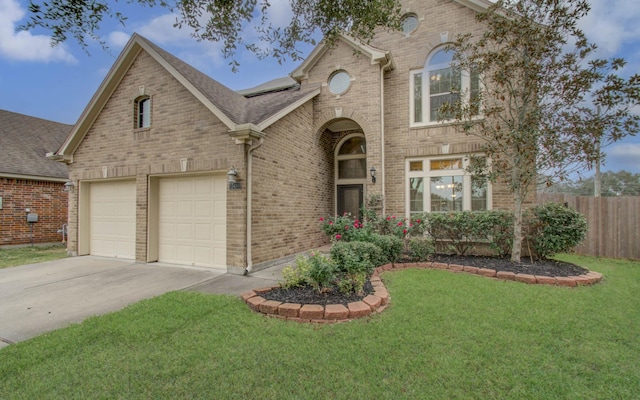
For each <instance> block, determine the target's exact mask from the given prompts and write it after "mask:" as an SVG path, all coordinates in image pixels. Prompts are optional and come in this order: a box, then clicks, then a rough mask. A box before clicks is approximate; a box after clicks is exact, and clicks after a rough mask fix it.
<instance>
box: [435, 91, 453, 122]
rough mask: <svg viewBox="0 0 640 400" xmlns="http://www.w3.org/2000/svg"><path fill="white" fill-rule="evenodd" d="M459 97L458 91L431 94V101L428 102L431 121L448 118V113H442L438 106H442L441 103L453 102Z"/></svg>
mask: <svg viewBox="0 0 640 400" xmlns="http://www.w3.org/2000/svg"><path fill="white" fill-rule="evenodd" d="M459 98H460V95H459V94H458V93H449V94H442V95H438V96H431V103H430V104H429V106H430V107H429V113H430V114H429V117H430V118H429V119H430V120H431V121H437V120H442V119H448V118H450V115H447V114H443V113H441V112H440V111H439V110H440V107H442V105H443V104H453V103H455V102H456V101H458V99H459Z"/></svg>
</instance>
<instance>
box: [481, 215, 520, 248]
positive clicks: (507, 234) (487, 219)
mask: <svg viewBox="0 0 640 400" xmlns="http://www.w3.org/2000/svg"><path fill="white" fill-rule="evenodd" d="M477 213H478V215H477V217H478V218H477V220H478V221H479V222H480V229H482V230H485V232H486V240H488V241H489V247H490V248H491V249H492V250H493V251H495V252H496V255H497V256H498V257H507V256H508V255H509V254H511V247H512V245H513V213H512V212H509V211H478V212H477Z"/></svg>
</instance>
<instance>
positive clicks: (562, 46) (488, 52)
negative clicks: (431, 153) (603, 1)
mask: <svg viewBox="0 0 640 400" xmlns="http://www.w3.org/2000/svg"><path fill="white" fill-rule="evenodd" d="M589 9H590V7H589V4H588V3H587V2H586V1H584V0H565V1H557V0H499V1H497V2H496V3H495V4H493V5H492V6H490V7H489V8H488V10H487V11H486V12H483V13H479V14H477V19H478V21H479V22H481V23H483V24H484V25H485V26H486V30H485V31H484V33H483V34H481V35H480V36H479V37H474V36H472V35H470V34H467V35H461V36H459V37H458V38H457V40H456V41H455V42H454V43H453V44H452V45H451V46H450V48H451V49H452V50H453V51H454V52H455V56H454V67H456V68H460V69H461V70H462V71H466V73H470V74H477V75H478V76H479V80H480V85H481V90H480V92H479V94H478V95H475V94H474V96H473V97H471V96H460V98H461V99H465V98H470V97H471V100H470V101H464V100H461V101H458V102H457V103H455V104H445V105H444V106H443V109H442V110H441V115H445V116H447V118H449V119H452V120H453V121H454V122H457V124H456V126H457V127H458V128H459V129H461V130H462V131H463V132H465V133H466V134H469V135H473V136H475V137H477V138H479V139H480V140H482V141H483V143H484V151H485V153H486V155H487V156H488V157H489V158H490V160H491V169H490V170H487V169H486V168H471V169H472V170H471V171H470V172H472V173H475V174H477V175H481V176H486V177H487V178H488V179H490V180H492V181H499V182H501V183H505V184H506V186H507V187H508V189H509V190H510V192H511V193H512V197H513V204H514V224H513V225H514V229H513V245H512V250H511V260H512V261H514V262H519V261H520V258H521V249H522V222H523V206H524V204H525V201H526V199H527V196H528V195H529V193H530V190H535V183H536V178H537V171H538V170H545V171H552V172H553V173H554V174H555V175H556V176H563V175H565V174H566V173H567V171H568V167H569V166H571V165H591V162H592V161H593V160H594V157H595V153H594V151H595V150H594V149H595V146H594V140H593V138H594V134H593V132H594V130H593V129H592V130H590V131H589V130H588V129H589V126H587V124H584V123H577V121H578V120H579V119H580V118H581V117H582V116H583V115H584V111H585V108H584V107H585V100H586V97H587V96H588V95H589V93H595V94H596V98H598V99H599V100H597V101H598V102H603V101H604V99H605V97H606V95H608V94H610V93H612V90H614V88H616V89H615V90H621V91H625V90H627V89H629V90H633V89H630V88H629V86H633V87H635V88H636V89H635V90H637V88H638V82H640V78H638V76H634V77H632V78H631V79H630V80H628V81H625V80H620V79H618V78H616V76H615V75H613V72H614V71H616V70H617V69H618V68H620V67H621V66H622V65H624V61H622V60H618V59H616V60H589V57H591V56H592V55H593V52H594V51H595V49H596V46H595V45H594V44H591V43H589V42H588V41H587V39H586V37H585V35H584V33H583V32H582V31H581V30H580V29H578V28H577V22H578V20H579V19H580V18H582V17H583V16H585V15H586V14H587V13H588V12H589ZM597 84H601V88H600V89H598V90H595V89H594V88H595V85H597ZM594 90H595V92H594ZM479 113H480V114H481V118H479V117H478V114H479ZM619 118H620V117H619V115H612V119H611V121H612V122H613V123H614V124H617V123H618V121H619ZM625 125H626V124H624V123H623V124H622V126H621V128H622V127H624V126H625ZM609 126H610V125H609ZM598 132H600V133H596V134H595V137H598V135H599V137H602V135H605V134H606V135H608V137H607V139H608V140H611V141H615V140H618V139H620V138H622V137H623V136H624V135H625V132H624V129H615V130H607V129H598ZM473 165H474V164H473V163H472V166H473Z"/></svg>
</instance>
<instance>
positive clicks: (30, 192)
mask: <svg viewBox="0 0 640 400" xmlns="http://www.w3.org/2000/svg"><path fill="white" fill-rule="evenodd" d="M63 187H64V182H44V181H34V180H28V179H15V178H0V194H1V196H2V208H1V209H0V229H1V232H0V245H16V244H28V243H55V242H61V241H62V234H61V233H59V232H58V230H59V229H62V225H63V224H66V223H67V197H68V196H67V193H66V192H64V191H63ZM26 209H29V210H30V211H31V212H32V213H35V214H38V222H35V223H28V222H27V218H26V216H27V213H26V212H25V210H26Z"/></svg>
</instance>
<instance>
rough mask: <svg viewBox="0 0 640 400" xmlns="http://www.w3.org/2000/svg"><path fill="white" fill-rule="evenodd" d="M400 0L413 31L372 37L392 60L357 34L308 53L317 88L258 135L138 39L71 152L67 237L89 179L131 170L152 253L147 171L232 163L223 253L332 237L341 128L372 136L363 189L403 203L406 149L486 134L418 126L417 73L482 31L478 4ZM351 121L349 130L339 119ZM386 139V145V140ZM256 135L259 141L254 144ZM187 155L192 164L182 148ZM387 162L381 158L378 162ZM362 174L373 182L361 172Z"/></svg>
mask: <svg viewBox="0 0 640 400" xmlns="http://www.w3.org/2000/svg"><path fill="white" fill-rule="evenodd" d="M425 3H426V2H424V1H405V2H404V8H405V9H406V10H407V11H411V12H414V13H415V14H416V15H417V16H418V18H419V19H420V24H419V26H418V28H417V30H416V31H414V32H412V33H411V34H409V35H405V34H404V33H401V32H380V33H379V34H378V35H377V36H376V38H375V39H374V40H373V41H372V42H371V46H373V47H374V48H375V49H380V50H381V51H388V53H389V54H390V55H391V58H392V60H393V64H390V63H389V64H388V65H387V67H389V66H392V67H393V68H391V69H388V70H387V69H385V68H384V66H383V64H384V63H385V62H386V61H385V60H382V61H380V60H375V61H374V60H372V58H371V57H369V56H367V54H364V53H363V52H358V51H356V49H354V46H353V44H349V43H347V42H343V41H338V42H337V44H336V46H335V47H332V48H329V49H327V50H326V51H325V52H324V53H323V54H322V55H321V56H319V57H318V58H317V59H315V60H314V61H313V65H310V66H309V68H308V69H306V70H305V72H306V73H305V75H304V77H303V78H301V79H300V81H299V84H300V89H301V90H302V91H304V90H308V89H313V88H320V93H319V94H318V95H316V96H315V97H313V99H310V100H308V101H306V102H305V103H304V104H299V105H298V106H297V108H295V109H293V110H289V112H288V113H287V114H286V115H284V116H282V117H281V118H279V119H278V120H277V121H276V122H275V123H273V124H271V125H269V126H268V127H267V128H265V129H264V130H263V131H262V132H261V134H262V135H264V139H263V141H262V143H261V144H259V145H258V141H257V140H256V139H254V140H253V142H252V143H249V142H248V141H247V142H244V143H243V142H242V141H237V142H236V141H235V140H234V139H233V138H232V137H231V136H230V135H229V133H230V128H229V126H228V123H226V124H225V121H224V120H221V119H219V118H218V117H216V114H215V113H213V112H212V110H211V109H210V108H207V107H206V106H205V103H206V102H203V99H202V98H200V97H198V96H196V95H194V92H193V90H190V89H189V88H188V87H187V86H185V83H184V82H183V81H180V80H178V79H176V77H175V75H172V74H171V73H170V72H169V71H168V69H167V66H166V65H164V64H163V63H162V62H159V61H158V59H157V58H155V57H153V56H152V55H150V54H149V53H147V52H145V51H140V52H139V53H138V54H137V55H136V56H135V60H134V61H133V62H132V63H131V65H130V66H129V67H128V70H127V71H126V74H124V76H123V77H122V79H121V80H120V81H119V82H118V83H117V87H116V88H115V89H114V90H113V92H112V93H111V94H110V97H109V99H108V101H106V103H105V104H104V107H103V108H102V109H101V111H100V113H99V114H98V116H97V118H96V119H95V121H93V123H92V124H91V126H90V128H89V129H88V130H87V132H86V134H85V136H84V138H83V139H82V142H81V143H80V145H79V146H78V147H77V149H75V151H74V153H73V161H72V163H70V179H71V180H73V181H75V182H78V190H76V191H75V192H74V193H73V195H72V196H71V197H70V203H69V205H70V210H69V223H70V229H69V234H70V236H69V248H70V250H72V251H74V252H78V248H79V244H78V238H79V232H78V227H79V225H81V224H80V221H81V219H82V218H86V217H87V216H86V215H80V214H79V208H81V207H79V202H80V200H79V199H80V198H81V193H82V190H83V187H86V186H85V185H90V184H92V183H95V182H100V181H104V180H110V179H111V180H112V179H132V180H135V182H136V260H138V261H141V262H148V261H154V260H153V259H152V257H151V258H150V256H149V254H150V250H149V248H150V246H151V244H150V243H149V240H150V239H149V238H150V237H152V236H153V235H152V234H153V232H150V231H149V229H150V226H153V224H152V222H151V221H152V220H153V218H155V217H154V216H153V215H150V211H149V209H150V206H149V205H150V202H151V200H150V198H151V196H152V195H151V194H150V186H151V185H150V183H149V182H150V179H153V178H156V177H162V176H169V175H171V176H180V175H188V174H196V173H221V174H222V173H224V174H226V171H227V170H228V169H229V168H230V167H231V166H234V167H235V169H236V170H237V171H238V182H239V183H240V184H241V189H240V190H228V191H227V205H226V211H227V234H226V243H227V265H228V266H229V267H246V266H248V265H249V264H261V263H265V262H268V261H271V260H274V259H277V258H281V257H284V256H289V255H292V254H296V253H298V252H301V251H304V250H308V249H310V248H314V247H319V246H321V245H323V244H326V243H327V239H326V238H325V237H324V236H323V234H322V232H321V230H320V225H319V223H318V219H319V217H325V216H327V215H331V214H333V213H335V212H336V177H335V175H336V173H335V169H336V163H335V153H336V150H337V146H338V144H339V143H340V141H341V139H343V138H345V137H346V135H348V134H353V133H356V134H359V135H362V136H363V137H364V138H365V139H366V153H367V156H366V157H367V158H366V161H367V162H366V168H367V171H368V170H369V169H370V168H371V167H375V168H376V169H377V170H378V171H379V175H378V181H377V182H376V183H375V184H374V183H372V182H371V179H370V178H369V176H368V173H367V177H366V181H364V180H363V182H362V183H363V184H364V194H365V198H366V197H370V196H371V195H380V196H381V197H382V198H383V199H384V206H385V211H386V213H387V214H395V215H399V216H404V215H407V213H408V212H407V207H406V190H407V189H406V187H407V177H406V174H405V170H406V163H407V159H408V158H411V157H428V156H436V155H441V154H443V145H444V144H448V145H449V146H448V148H449V153H448V154H458V155H466V154H468V153H470V152H476V151H478V150H480V149H481V143H480V142H478V141H477V140H474V139H472V138H470V137H467V136H465V135H463V134H461V133H459V132H457V131H456V130H455V129H454V128H453V127H452V126H447V125H442V124H439V125H432V126H426V127H419V128H415V127H411V124H410V117H409V114H410V110H409V105H410V97H409V94H410V73H411V71H413V70H416V69H421V68H423V67H424V64H425V61H426V60H427V58H428V57H429V54H431V53H432V52H433V51H434V49H436V48H438V47H439V46H442V45H444V44H445V43H446V42H447V41H450V40H453V39H454V38H455V36H456V35H457V34H459V33H467V32H470V33H477V32H479V30H480V29H481V27H480V26H479V25H477V23H476V22H475V19H474V12H473V11H472V10H470V9H469V8H467V7H465V6H463V5H461V4H459V3H457V2H454V1H452V0H449V1H446V0H432V1H429V2H428V4H425ZM338 70H345V71H347V72H348V73H349V75H350V77H351V82H350V86H349V89H348V90H347V91H346V92H345V93H342V94H340V95H335V94H332V93H331V92H330V91H329V90H328V86H327V83H328V80H329V78H330V77H331V75H332V73H334V72H335V71H338ZM141 94H144V95H146V96H150V98H151V110H152V111H151V127H150V128H146V129H135V128H134V119H135V118H134V102H135V99H136V98H137V97H139V96H140V95H141ZM345 121H348V127H349V129H348V130H344V131H335V130H332V128H334V127H335V126H336V123H339V122H345ZM383 140H384V145H383ZM251 145H253V146H256V150H255V151H254V152H253V153H252V156H251V157H253V158H252V163H253V164H252V165H253V167H252V169H253V177H252V182H251V184H252V186H253V189H252V203H251V207H252V214H251V215H252V218H251V224H252V225H251V228H252V229H251V232H252V239H251V243H250V244H249V245H250V246H251V253H252V256H251V258H252V259H251V260H247V224H246V218H247V203H246V201H247V192H246V190H247V186H248V182H247V162H248V159H247V154H248V151H249V148H250V146H251ZM258 146H259V147H258ZM184 158H186V159H188V162H187V168H186V170H184V169H183V168H181V164H180V160H181V159H184ZM383 166H384V169H383ZM365 182H366V183H365ZM492 202H493V204H492V207H493V208H502V209H508V208H510V207H511V203H512V199H511V196H510V195H509V194H508V192H507V191H506V190H504V188H502V187H501V186H500V185H494V187H493V190H492Z"/></svg>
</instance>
